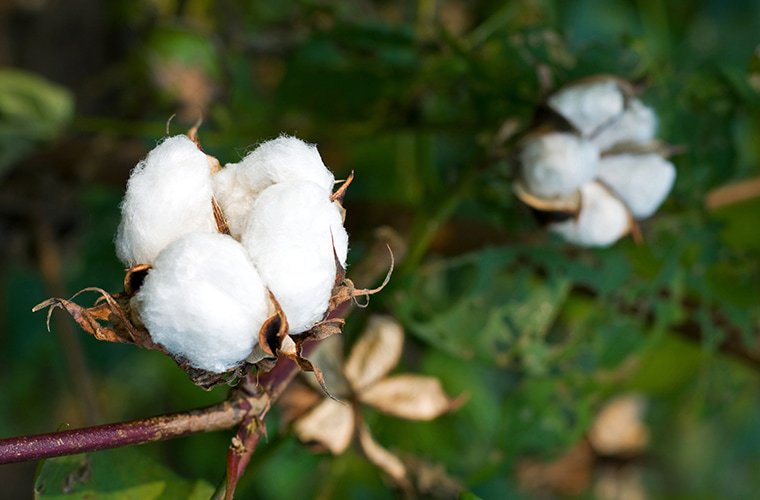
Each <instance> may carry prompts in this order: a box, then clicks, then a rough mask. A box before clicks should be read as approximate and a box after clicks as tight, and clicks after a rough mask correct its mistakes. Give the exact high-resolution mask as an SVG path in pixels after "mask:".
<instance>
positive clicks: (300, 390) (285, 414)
mask: <svg viewBox="0 0 760 500" xmlns="http://www.w3.org/2000/svg"><path fill="white" fill-rule="evenodd" d="M323 399H324V398H323V397H322V395H321V394H319V393H317V392H315V391H314V389H312V388H311V387H309V386H308V385H307V384H306V382H302V381H301V379H295V380H294V381H293V382H291V383H290V384H289V385H288V387H287V389H285V392H283V393H282V396H280V399H278V401H277V407H278V408H279V409H280V412H279V414H280V421H281V422H282V423H283V424H285V425H289V424H290V423H292V422H294V421H295V420H297V419H299V418H301V417H302V416H304V415H305V414H306V412H307V411H309V410H310V409H312V408H314V407H316V406H317V405H318V404H319V403H320V402H321V401H322V400H323Z"/></svg>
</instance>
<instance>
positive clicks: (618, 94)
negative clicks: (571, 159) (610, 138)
mask: <svg viewBox="0 0 760 500" xmlns="http://www.w3.org/2000/svg"><path fill="white" fill-rule="evenodd" d="M548 105H549V107H550V108H551V109H553V110H554V111H556V112H557V113H559V114H560V115H562V116H563V117H564V118H565V119H566V120H567V121H568V122H570V124H571V125H572V126H574V127H575V128H576V129H577V130H578V131H579V132H580V133H581V135H583V136H588V135H590V134H591V133H592V132H593V131H594V130H596V129H597V128H599V127H600V126H602V125H603V124H605V123H607V122H609V121H610V120H612V119H614V118H615V117H616V116H618V115H619V114H620V113H622V112H623V108H624V106H625V98H624V96H623V92H622V90H621V89H620V86H619V85H618V83H617V81H615V79H613V78H606V79H603V80H598V81H592V82H583V83H577V84H574V85H571V86H569V87H565V88H563V89H561V90H560V91H559V92H557V93H556V94H554V95H552V96H551V97H550V98H549V100H548Z"/></svg>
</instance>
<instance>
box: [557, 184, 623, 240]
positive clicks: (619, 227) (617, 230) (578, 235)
mask: <svg viewBox="0 0 760 500" xmlns="http://www.w3.org/2000/svg"><path fill="white" fill-rule="evenodd" d="M630 227H631V220H630V216H629V214H628V211H627V210H626V208H625V205H623V203H622V202H621V201H620V200H618V199H617V198H615V197H614V196H613V195H612V194H610V192H609V191H607V189H605V188H604V187H603V186H601V185H600V184H598V183H596V182H591V183H588V184H586V185H584V186H583V187H581V210H580V213H579V214H578V216H577V217H576V218H575V219H572V220H568V221H564V222H558V223H554V224H551V225H550V226H549V228H550V229H551V230H552V231H554V232H555V233H557V234H559V235H560V236H562V237H563V238H564V239H565V240H567V241H569V242H570V243H573V244H575V245H580V246H585V247H608V246H610V245H612V244H613V243H615V242H616V241H617V240H619V239H620V238H622V237H623V236H625V235H626V234H627V233H628V231H629V230H630Z"/></svg>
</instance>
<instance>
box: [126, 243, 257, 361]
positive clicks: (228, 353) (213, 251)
mask: <svg viewBox="0 0 760 500" xmlns="http://www.w3.org/2000/svg"><path fill="white" fill-rule="evenodd" d="M133 304H134V306H135V307H136V309H137V310H138V311H139V314H140V317H141V319H142V321H143V323H144V324H145V326H146V327H147V329H148V331H149V332H150V335H151V337H152V338H153V340H154V341H155V342H157V343H159V344H161V345H162V346H163V347H164V348H165V349H166V350H167V351H168V352H170V353H171V354H173V355H174V356H178V357H181V358H184V359H186V360H187V361H188V362H189V363H190V365H192V366H193V367H195V368H199V369H202V370H207V371H210V372H214V373H221V372H225V371H227V370H230V369H232V368H234V367H236V366H237V365H239V364H240V363H241V362H242V361H243V360H245V358H246V357H247V356H248V355H249V354H250V353H251V351H252V349H253V347H254V344H255V343H256V342H257V341H258V333H259V329H260V328H261V325H262V324H263V323H264V321H265V320H266V319H267V317H268V316H269V314H270V313H271V306H270V303H269V299H268V294H267V291H266V287H265V286H264V283H263V281H262V280H261V278H260V277H259V274H258V272H257V271H256V269H255V268H254V266H253V264H252V263H251V262H250V260H249V259H248V256H247V255H246V253H245V251H244V249H243V247H242V246H241V245H240V243H238V242H237V241H235V240H234V239H233V238H231V237H230V236H226V235H221V234H202V233H195V234H190V235H187V236H184V237H182V238H180V239H178V240H176V241H175V242H174V243H172V244H170V245H169V246H167V247H166V248H165V249H164V250H163V251H162V252H161V253H160V254H159V256H158V258H157V259H156V261H155V264H154V266H153V268H152V269H151V270H150V271H149V272H148V275H147V277H146V278H145V282H144V283H143V285H142V287H141V288H140V290H139V291H138V292H137V294H136V295H135V297H134V299H133Z"/></svg>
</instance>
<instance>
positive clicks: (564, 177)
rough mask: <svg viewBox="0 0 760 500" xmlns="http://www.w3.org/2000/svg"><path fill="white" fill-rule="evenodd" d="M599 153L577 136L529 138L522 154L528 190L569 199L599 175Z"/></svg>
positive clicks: (558, 134) (561, 134)
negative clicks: (583, 185)
mask: <svg viewBox="0 0 760 500" xmlns="http://www.w3.org/2000/svg"><path fill="white" fill-rule="evenodd" d="M598 162H599V151H598V150H597V148H596V146H594V145H593V144H591V143H590V142H588V141H586V140H585V139H582V138H580V137H578V136H576V135H574V134H566V133H560V132H554V133H549V134H543V135H540V136H536V137H533V138H531V139H529V140H528V141H527V142H526V143H525V145H524V146H523V148H522V150H521V151H520V163H521V166H522V178H523V181H524V182H525V185H526V187H527V188H528V191H530V193H531V194H534V195H535V196H539V197H542V198H556V197H562V196H567V195H569V194H571V193H573V192H574V191H575V190H576V189H578V188H579V187H580V186H581V185H582V184H585V183H586V182H588V181H590V180H591V179H593V178H594V177H595V176H596V173H597V167H598Z"/></svg>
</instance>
